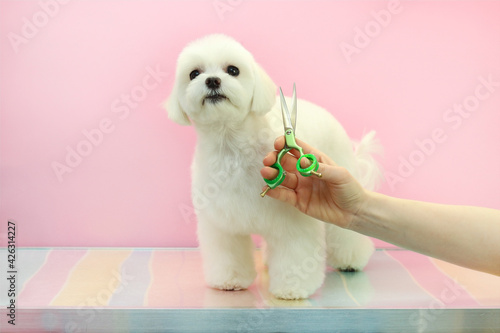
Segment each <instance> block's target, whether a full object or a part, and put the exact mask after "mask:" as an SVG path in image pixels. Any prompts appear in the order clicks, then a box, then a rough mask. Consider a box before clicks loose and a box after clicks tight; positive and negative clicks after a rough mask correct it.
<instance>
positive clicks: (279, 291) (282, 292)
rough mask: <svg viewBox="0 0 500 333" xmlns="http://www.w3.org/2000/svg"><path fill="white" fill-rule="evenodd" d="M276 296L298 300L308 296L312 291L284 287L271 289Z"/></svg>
mask: <svg viewBox="0 0 500 333" xmlns="http://www.w3.org/2000/svg"><path fill="white" fill-rule="evenodd" d="M271 294H273V295H274V297H276V298H279V299H284V300H298V299H305V298H308V297H309V296H310V295H311V293H310V292H307V291H306V290H305V289H301V288H291V287H282V288H275V289H272V290H271Z"/></svg>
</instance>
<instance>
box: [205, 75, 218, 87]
mask: <svg viewBox="0 0 500 333" xmlns="http://www.w3.org/2000/svg"><path fill="white" fill-rule="evenodd" d="M205 84H206V85H207V87H209V88H210V89H217V88H219V87H220V78H218V77H209V78H207V79H206V80H205Z"/></svg>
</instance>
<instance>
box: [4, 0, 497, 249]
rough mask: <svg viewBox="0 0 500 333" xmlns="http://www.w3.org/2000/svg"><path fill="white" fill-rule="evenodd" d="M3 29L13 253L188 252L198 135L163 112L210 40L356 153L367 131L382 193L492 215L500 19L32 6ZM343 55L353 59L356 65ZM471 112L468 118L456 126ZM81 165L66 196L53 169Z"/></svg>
mask: <svg viewBox="0 0 500 333" xmlns="http://www.w3.org/2000/svg"><path fill="white" fill-rule="evenodd" d="M56 4H57V5H56ZM217 5H219V6H225V7H224V8H225V9H226V11H225V12H217V9H216V8H217ZM391 6H395V7H396V8H397V9H399V11H398V12H397V13H395V14H391V17H390V18H388V17H387V16H384V15H383V14H384V13H388V11H387V8H388V7H389V8H392V7H391ZM221 8H222V7H219V10H221ZM382 10H383V11H382ZM381 11H382V12H381ZM0 13H1V14H0V16H1V17H0V19H1V20H0V50H1V56H2V57H1V62H0V70H1V72H0V93H1V100H0V108H1V119H0V120H1V124H0V126H1V127H0V135H1V138H0V139H1V141H0V144H1V151H0V152H1V162H0V167H1V169H0V170H1V176H0V181H1V184H0V186H1V187H0V191H1V193H0V195H1V197H0V205H1V206H0V223H1V227H0V232H1V233H2V235H1V242H2V243H3V245H5V242H6V225H7V219H12V220H14V221H16V222H17V226H18V234H17V245H18V246H148V247H149V246H195V245H196V234H195V226H196V223H195V218H194V216H193V215H192V210H191V208H190V207H191V200H190V163H191V156H192V153H193V150H194V146H195V141H196V137H195V131H194V129H193V128H191V127H181V126H179V125H177V124H175V123H173V122H171V121H169V120H168V118H167V116H166V112H165V110H164V109H162V108H161V106H160V104H161V102H162V101H164V100H165V98H166V97H167V96H168V94H169V93H170V89H171V87H172V84H173V77H174V73H175V61H176V58H177V55H178V53H179V52H180V51H181V49H182V48H183V46H184V45H185V44H186V43H188V42H189V41H191V40H193V39H195V38H198V37H200V36H203V35H206V34H209V33H213V32H222V33H226V34H229V35H231V36H233V37H235V38H236V39H238V40H239V41H240V42H241V43H242V44H243V45H245V46H246V47H247V48H248V49H249V50H250V51H251V52H252V53H253V54H254V56H255V58H256V59H257V60H258V61H259V62H260V63H261V64H262V66H263V67H264V68H265V69H266V70H267V72H268V73H269V74H270V76H271V77H272V78H273V79H274V80H275V82H276V83H277V84H279V85H283V86H285V87H288V86H291V84H292V82H296V83H297V87H298V89H299V91H300V93H299V94H300V96H299V97H301V98H304V99H307V100H310V101H312V102H314V103H316V104H319V105H321V106H323V107H325V108H327V109H328V110H329V111H330V112H331V113H332V114H334V115H335V116H336V117H337V118H338V119H339V120H340V121H341V123H343V124H344V126H345V127H346V129H347V131H348V133H349V134H350V135H351V136H352V137H353V138H360V137H361V135H362V134H363V133H364V132H366V131H368V130H371V129H375V130H376V131H377V132H378V137H379V139H380V140H381V142H382V144H383V145H384V147H385V155H384V157H383V158H381V162H382V164H383V166H384V168H385V170H386V172H389V174H388V175H389V178H390V179H392V183H389V182H386V183H385V184H384V185H383V186H382V188H381V189H380V191H381V192H382V193H386V194H389V195H393V196H399V197H404V198H413V199H418V200H426V201H433V202H441V203H454V204H469V205H481V206H488V207H492V208H498V209H500V195H499V188H500V131H499V130H498V128H499V126H500V84H498V82H500V20H499V19H498V18H499V17H500V3H499V2H494V1H491V2H481V1H457V2H453V1H443V2H418V1H411V2H401V3H400V4H399V5H398V4H397V3H396V4H395V5H390V3H389V2H386V1H368V2H358V1H354V2H347V1H338V2H337V1H290V2H285V1H223V0H220V1H76V0H75V1H70V2H68V3H67V4H59V3H58V2H56V0H40V1H1V2H0ZM373 13H380V14H379V15H378V19H379V20H382V19H385V21H382V23H383V24H380V23H377V21H376V18H375V17H376V16H377V15H374V14H373ZM29 22H31V23H29ZM35 23H36V24H37V25H38V26H39V27H37V26H36V25H34V24H35ZM364 29H368V33H369V35H371V37H365V39H363V37H362V36H361V37H360V33H359V31H360V30H364ZM370 29H371V30H370ZM23 33H24V37H22V36H23ZM16 36H17V37H16ZM16 38H17V41H19V40H22V42H19V43H20V44H15V43H14V44H13V42H12V40H16ZM21 38H25V39H21ZM367 38H369V39H367ZM346 44H350V45H352V47H356V45H357V46H358V48H357V53H353V54H352V55H351V56H350V57H349V59H348V58H347V57H346V56H345V55H344V54H343V53H342V51H341V46H344V47H345V45H346ZM155 70H156V71H157V72H158V71H159V72H160V74H157V76H156V81H155V80H154V79H153V77H151V74H149V72H151V71H155ZM479 77H483V78H484V79H486V80H488V78H489V79H490V80H491V81H493V82H497V83H496V86H491V87H490V89H491V90H492V91H488V90H487V89H486V88H485V87H480V88H478V85H480V84H481V81H480V80H479ZM141 86H144V87H146V88H148V90H146V89H145V88H144V87H143V88H141ZM478 89H479V90H478ZM131 93H133V94H135V95H134V96H136V99H137V100H138V101H137V103H136V104H130V106H126V104H125V103H124V102H123V101H121V100H120V99H121V98H122V97H123V96H124V95H127V94H128V95H130V94H131ZM475 94H479V95H478V96H480V97H481V100H479V99H477V98H475V97H474V96H475ZM475 102H477V104H474V103H475ZM463 103H469V105H472V106H469V107H470V108H474V110H473V111H471V112H470V115H467V117H466V118H464V117H459V118H457V115H454V117H455V118H453V121H451V122H450V120H451V119H448V118H446V117H450V115H451V114H449V113H448V111H447V110H448V109H450V108H453V107H454V105H460V104H463ZM132 105H133V106H132ZM114 111H118V112H114ZM446 119H448V120H446ZM459 121H460V123H459ZM99 125H101V126H102V128H101V133H102V135H101V134H96V130H95V129H96V128H98V127H99ZM436 128H438V129H441V132H442V134H441V135H439V138H438V140H439V141H442V142H439V143H434V144H430V142H429V140H431V139H432V137H433V134H432V133H433V131H434V130H435V129H436ZM86 131H87V133H94V136H93V140H94V142H95V144H92V145H90V146H89V143H88V139H86V137H85V134H84V133H85V132H86ZM102 131H106V133H104V132H102ZM438 131H439V130H438ZM86 140H87V142H85V141H86ZM416 141H418V142H424V143H425V145H424V148H419V146H418V145H417V143H416ZM78 148H79V149H81V150H82V151H83V152H85V154H86V155H87V156H83V157H82V158H81V160H80V161H76V162H75V160H73V162H74V163H75V165H74V167H71V168H70V169H71V172H68V173H64V174H62V175H60V177H59V178H58V176H57V175H56V173H55V172H54V169H53V166H52V164H53V163H54V162H57V163H61V164H65V159H66V156H67V154H68V149H70V150H75V149H78ZM419 149H423V150H425V151H424V152H419ZM402 160H406V161H410V160H411V161H413V163H414V164H418V165H417V166H415V167H413V170H409V169H405V167H406V168H408V166H407V165H406V166H405V167H401V166H400V165H401V163H404V162H401V161H402ZM77 162H78V163H77ZM406 163H410V162H406ZM76 164H78V165H76ZM391 175H392V178H391ZM394 175H399V176H400V177H401V178H400V179H399V180H400V181H397V182H394V177H393V176H394ZM256 195H258V193H256ZM377 244H378V245H379V246H382V245H384V244H383V243H381V242H378V243H377Z"/></svg>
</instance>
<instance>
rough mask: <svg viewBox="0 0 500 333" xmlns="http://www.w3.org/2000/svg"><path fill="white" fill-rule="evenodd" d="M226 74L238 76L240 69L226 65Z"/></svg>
mask: <svg viewBox="0 0 500 333" xmlns="http://www.w3.org/2000/svg"><path fill="white" fill-rule="evenodd" d="M227 74H229V75H231V76H238V75H239V74H240V70H239V69H238V67H236V66H227Z"/></svg>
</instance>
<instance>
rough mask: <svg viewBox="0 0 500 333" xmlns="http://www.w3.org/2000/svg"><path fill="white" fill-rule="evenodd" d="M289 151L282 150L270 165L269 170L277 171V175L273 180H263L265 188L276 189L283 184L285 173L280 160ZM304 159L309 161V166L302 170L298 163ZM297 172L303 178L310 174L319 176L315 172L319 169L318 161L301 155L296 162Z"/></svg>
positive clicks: (306, 155) (310, 156)
mask: <svg viewBox="0 0 500 333" xmlns="http://www.w3.org/2000/svg"><path fill="white" fill-rule="evenodd" d="M289 151H290V149H283V150H281V151H280V152H279V154H278V157H277V159H276V162H275V163H274V164H273V165H271V168H274V169H276V170H278V175H277V176H276V177H275V178H273V179H266V178H264V181H265V182H266V184H267V186H269V188H270V189H273V188H276V187H278V186H280V185H281V183H283V181H284V180H285V175H286V172H285V170H283V167H282V166H281V158H282V157H283V156H284V155H285V154H286V153H288V152H289ZM303 158H306V159H308V160H309V162H310V165H309V166H308V167H305V168H302V167H301V166H300V161H301V160H302V159H303ZM296 167H297V170H298V171H299V172H300V174H301V175H302V176H304V177H309V176H310V175H312V174H315V175H319V174H318V173H317V172H316V171H317V170H318V168H319V163H318V160H317V159H316V156H314V155H313V154H302V155H301V156H300V157H299V159H298V160H297V166H296Z"/></svg>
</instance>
